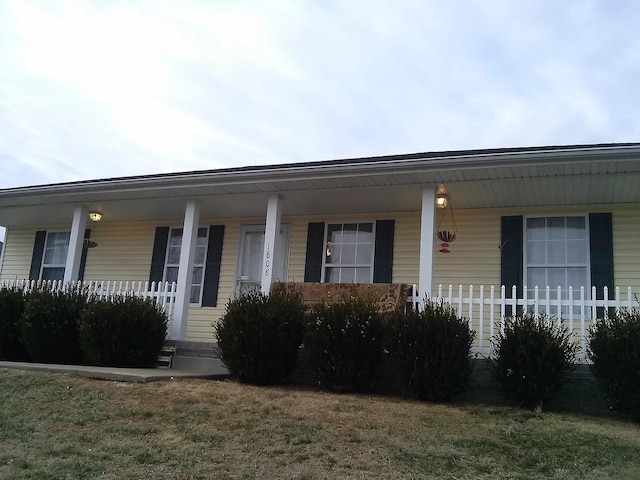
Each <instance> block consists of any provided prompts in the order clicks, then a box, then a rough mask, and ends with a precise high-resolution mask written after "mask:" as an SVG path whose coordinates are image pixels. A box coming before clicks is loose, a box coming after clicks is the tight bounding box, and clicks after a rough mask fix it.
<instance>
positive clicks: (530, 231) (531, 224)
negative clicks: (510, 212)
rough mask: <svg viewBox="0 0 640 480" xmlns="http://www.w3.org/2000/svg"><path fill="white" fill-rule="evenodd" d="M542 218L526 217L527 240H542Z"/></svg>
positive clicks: (543, 224) (543, 221) (543, 220)
mask: <svg viewBox="0 0 640 480" xmlns="http://www.w3.org/2000/svg"><path fill="white" fill-rule="evenodd" d="M544 226H545V219H544V218H529V219H527V238H528V239H529V240H544V237H545V234H544Z"/></svg>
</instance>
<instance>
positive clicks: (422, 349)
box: [387, 300, 475, 401]
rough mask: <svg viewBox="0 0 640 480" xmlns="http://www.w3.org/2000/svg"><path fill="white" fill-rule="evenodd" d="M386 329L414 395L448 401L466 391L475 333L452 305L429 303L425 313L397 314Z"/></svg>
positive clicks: (390, 343) (426, 305)
mask: <svg viewBox="0 0 640 480" xmlns="http://www.w3.org/2000/svg"><path fill="white" fill-rule="evenodd" d="M387 330H388V333H387V348H388V350H389V353H391V355H392V357H393V358H394V359H395V360H396V362H397V363H398V365H399V367H400V369H401V373H402V375H403V376H404V379H405V382H406V388H407V390H408V391H409V393H411V395H413V396H415V397H416V398H418V399H420V400H432V401H447V400H450V399H451V398H453V397H454V396H455V395H457V394H460V393H462V392H464V390H465V389H466V388H467V383H468V380H469V376H470V375H471V370H472V364H471V358H470V357H469V353H470V350H471V344H472V343H473V339H474V338H475V332H473V331H472V330H470V329H469V324H468V323H467V321H465V320H463V319H462V318H459V317H458V316H457V315H456V312H455V310H454V309H453V308H452V307H451V306H449V305H446V304H444V303H443V302H439V303H435V302H433V301H430V300H426V301H425V302H424V308H423V310H422V311H415V310H410V311H408V312H407V313H402V314H396V315H394V316H393V317H392V318H391V319H390V321H389V324H388V327H387Z"/></svg>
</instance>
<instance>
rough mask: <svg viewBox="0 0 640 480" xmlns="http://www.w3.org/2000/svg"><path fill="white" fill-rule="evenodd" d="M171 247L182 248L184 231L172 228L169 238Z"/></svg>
mask: <svg viewBox="0 0 640 480" xmlns="http://www.w3.org/2000/svg"><path fill="white" fill-rule="evenodd" d="M169 245H171V246H177V247H180V245H182V229H181V228H172V229H171V235H170V236H169Z"/></svg>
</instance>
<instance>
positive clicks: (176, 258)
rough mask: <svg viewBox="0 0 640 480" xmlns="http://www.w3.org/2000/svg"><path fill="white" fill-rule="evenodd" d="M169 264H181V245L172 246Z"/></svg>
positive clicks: (168, 257)
mask: <svg viewBox="0 0 640 480" xmlns="http://www.w3.org/2000/svg"><path fill="white" fill-rule="evenodd" d="M167 263H169V264H172V265H177V264H179V263H180V245H178V246H177V247H176V246H170V247H169V252H168V255H167Z"/></svg>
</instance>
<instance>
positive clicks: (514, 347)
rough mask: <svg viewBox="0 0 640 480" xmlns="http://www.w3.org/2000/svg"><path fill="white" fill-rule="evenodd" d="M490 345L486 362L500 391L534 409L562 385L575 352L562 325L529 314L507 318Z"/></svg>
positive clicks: (547, 318) (539, 408)
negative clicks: (502, 330) (502, 329)
mask: <svg viewBox="0 0 640 480" xmlns="http://www.w3.org/2000/svg"><path fill="white" fill-rule="evenodd" d="M491 346H492V355H493V359H492V360H490V363H489V365H490V368H491V370H492V372H493V374H494V375H495V378H496V380H497V381H498V382H499V383H500V384H501V385H502V390H503V392H504V394H505V395H506V396H507V397H509V398H511V399H512V400H514V401H516V402H518V403H519V404H520V405H522V406H525V407H529V408H535V410H536V411H537V412H541V411H542V408H543V406H544V405H545V404H546V403H547V402H548V401H549V400H550V399H551V398H553V396H554V395H555V394H556V393H557V392H559V391H560V390H561V389H562V387H563V386H564V385H565V383H566V381H567V373H569V372H570V371H571V370H572V369H573V368H574V366H575V364H574V359H575V355H576V353H577V351H578V346H577V345H576V344H575V343H573V342H572V341H571V333H570V332H569V331H568V330H567V329H566V328H564V327H560V326H558V325H556V324H555V323H554V321H553V320H552V319H551V318H549V317H547V316H545V315H539V316H536V315H534V314H531V313H526V314H524V315H520V316H517V317H510V318H507V319H506V320H505V326H504V332H502V333H499V334H498V335H495V336H494V337H493V338H492V339H491Z"/></svg>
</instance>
